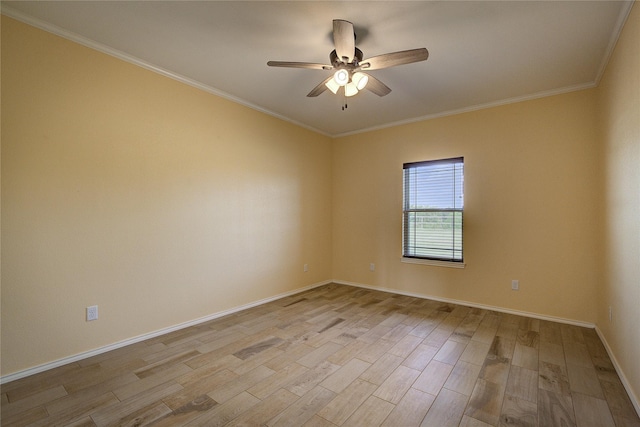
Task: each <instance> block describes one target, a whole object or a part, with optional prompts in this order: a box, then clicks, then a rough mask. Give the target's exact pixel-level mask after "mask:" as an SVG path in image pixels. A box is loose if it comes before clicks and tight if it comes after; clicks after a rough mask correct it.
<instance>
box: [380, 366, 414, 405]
mask: <svg viewBox="0 0 640 427" xmlns="http://www.w3.org/2000/svg"><path fill="white" fill-rule="evenodd" d="M419 375H420V371H417V370H415V369H411V368H407V367H406V366H403V365H400V366H398V367H397V368H396V369H395V371H393V372H392V373H391V375H389V376H388V377H387V379H386V380H385V381H384V382H383V383H382V384H381V385H380V387H378V389H377V390H376V391H375V392H374V393H373V395H374V396H376V397H379V398H380V399H383V400H386V401H387V402H391V403H393V404H396V403H398V402H400V399H402V397H403V396H404V394H405V393H406V392H407V390H409V387H411V385H412V384H413V382H414V381H415V380H416V378H418V376H419Z"/></svg>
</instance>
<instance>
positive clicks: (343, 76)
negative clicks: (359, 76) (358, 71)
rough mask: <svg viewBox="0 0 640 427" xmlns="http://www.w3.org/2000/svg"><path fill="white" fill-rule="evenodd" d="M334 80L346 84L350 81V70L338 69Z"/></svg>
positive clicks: (341, 84)
mask: <svg viewBox="0 0 640 427" xmlns="http://www.w3.org/2000/svg"><path fill="white" fill-rule="evenodd" d="M333 80H334V81H335V82H336V83H337V84H338V85H339V86H344V85H346V84H347V83H349V72H348V71H347V70H345V69H342V70H338V71H336V73H335V74H334V75H333Z"/></svg>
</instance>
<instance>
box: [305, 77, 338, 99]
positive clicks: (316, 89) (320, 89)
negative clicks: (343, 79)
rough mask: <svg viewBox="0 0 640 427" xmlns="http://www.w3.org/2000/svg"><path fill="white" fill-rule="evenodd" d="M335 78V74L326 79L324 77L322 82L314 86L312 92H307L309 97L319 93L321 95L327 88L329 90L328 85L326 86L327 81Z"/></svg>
mask: <svg viewBox="0 0 640 427" xmlns="http://www.w3.org/2000/svg"><path fill="white" fill-rule="evenodd" d="M332 78H333V76H329V77H327V78H326V79H324V80H323V81H322V83H320V84H319V85H318V86H316V87H314V88H313V89H312V90H311V92H309V93H308V94H307V96H308V97H311V98H313V97H316V96H318V95H320V94H321V93H322V92H324V91H325V90H327V86H325V83H327V82H328V81H329V80H331V79H332Z"/></svg>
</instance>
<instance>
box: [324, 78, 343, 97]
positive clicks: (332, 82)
mask: <svg viewBox="0 0 640 427" xmlns="http://www.w3.org/2000/svg"><path fill="white" fill-rule="evenodd" d="M324 85H325V86H326V87H327V88H328V89H329V90H330V91H331V92H333V94H334V95H335V94H336V93H338V89H340V85H339V84H338V83H336V81H335V80H334V79H329V81H328V82H326V83H325V84H324Z"/></svg>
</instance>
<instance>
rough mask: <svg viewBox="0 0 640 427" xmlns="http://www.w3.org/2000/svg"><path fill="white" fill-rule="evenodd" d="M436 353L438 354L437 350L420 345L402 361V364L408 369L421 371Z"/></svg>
mask: <svg viewBox="0 0 640 427" xmlns="http://www.w3.org/2000/svg"><path fill="white" fill-rule="evenodd" d="M436 353H438V348H436V347H432V346H430V345H425V344H420V345H419V346H418V347H416V349H415V350H413V352H411V354H410V355H409V356H407V358H406V359H404V361H403V362H402V364H403V365H404V366H406V367H408V368H411V369H417V370H419V371H422V370H423V369H424V368H425V367H426V366H427V365H428V364H429V362H431V360H432V359H433V356H435V355H436Z"/></svg>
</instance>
